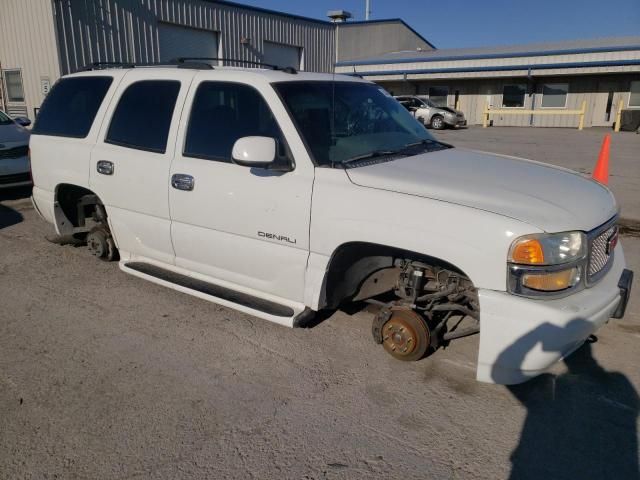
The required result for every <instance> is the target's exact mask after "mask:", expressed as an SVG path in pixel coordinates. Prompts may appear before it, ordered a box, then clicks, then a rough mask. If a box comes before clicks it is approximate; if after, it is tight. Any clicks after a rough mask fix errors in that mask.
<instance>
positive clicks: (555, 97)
mask: <svg viewBox="0 0 640 480" xmlns="http://www.w3.org/2000/svg"><path fill="white" fill-rule="evenodd" d="M568 93H569V84H567V83H545V84H544V85H543V86H542V108H565V107H566V106H567V94H568Z"/></svg>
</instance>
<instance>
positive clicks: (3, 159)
mask: <svg viewBox="0 0 640 480" xmlns="http://www.w3.org/2000/svg"><path fill="white" fill-rule="evenodd" d="M29 125H31V121H30V120H29V119H28V118H26V117H18V118H15V119H12V118H11V117H9V115H7V114H6V113H4V112H3V111H2V110H0V189H1V188H9V187H20V186H24V185H31V174H30V173H29V135H30V132H29V130H27V129H26V128H24V127H28V126H29Z"/></svg>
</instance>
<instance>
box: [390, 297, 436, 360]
mask: <svg viewBox="0 0 640 480" xmlns="http://www.w3.org/2000/svg"><path fill="white" fill-rule="evenodd" d="M428 345H429V329H428V328H427V325H426V323H425V321H424V320H423V319H422V317H421V316H420V315H418V314H417V313H416V312H414V311H413V310H410V309H408V308H401V307H394V308H392V310H391V317H390V318H389V320H388V321H387V322H386V323H385V324H384V326H383V327H382V346H383V347H384V349H385V350H386V351H387V353H389V354H391V355H392V356H394V357H395V358H398V359H400V360H417V358H414V357H418V358H419V357H421V356H422V355H424V352H425V351H426V349H427V346H428Z"/></svg>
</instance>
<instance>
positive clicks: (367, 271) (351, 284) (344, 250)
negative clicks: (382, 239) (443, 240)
mask: <svg viewBox="0 0 640 480" xmlns="http://www.w3.org/2000/svg"><path fill="white" fill-rule="evenodd" d="M407 259H408V260H415V261H420V262H424V263H426V264H429V265H432V266H438V267H442V268H446V269H448V270H452V271H454V272H457V273H459V274H461V275H463V276H465V277H467V278H468V275H466V274H465V273H464V272H463V271H462V270H461V269H459V268H458V267H456V266H455V265H453V264H451V263H449V262H447V261H444V260H442V259H439V258H436V257H432V256H429V255H425V254H421V253H418V252H413V251H410V250H404V249H400V248H396V247H389V246H386V245H378V244H374V243H368V242H351V243H346V244H343V245H341V246H340V247H338V248H337V249H336V250H335V252H334V253H333V255H332V256H331V260H330V261H329V266H328V268H327V273H326V275H325V281H324V286H323V295H322V297H321V299H324V306H325V307H326V308H336V307H338V306H339V305H340V304H341V303H343V302H344V301H346V300H351V299H353V298H355V297H356V296H358V292H359V291H360V288H361V287H362V285H363V284H364V282H365V280H367V279H368V278H369V277H370V276H371V275H372V274H374V273H376V272H380V271H382V270H386V269H391V268H394V267H395V266H396V260H407ZM381 278H384V277H381ZM386 278H387V280H386V281H388V279H389V277H388V276H387V277H386ZM387 286H388V287H389V289H391V288H393V285H387ZM382 287H384V286H378V288H379V289H380V288H382Z"/></svg>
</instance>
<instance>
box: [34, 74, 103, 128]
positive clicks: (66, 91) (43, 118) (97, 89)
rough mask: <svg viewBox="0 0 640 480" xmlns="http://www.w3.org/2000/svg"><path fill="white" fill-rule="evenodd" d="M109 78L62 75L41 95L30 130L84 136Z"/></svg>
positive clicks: (100, 101)
mask: <svg viewBox="0 0 640 480" xmlns="http://www.w3.org/2000/svg"><path fill="white" fill-rule="evenodd" d="M112 82H113V78H112V77H75V78H63V79H62V80H60V81H59V82H58V83H56V84H55V85H54V87H53V88H52V89H51V91H50V92H49V94H48V95H47V97H46V98H45V100H44V103H43V104H42V107H41V108H40V111H39V112H38V117H37V118H36V123H35V125H34V126H33V129H32V131H31V133H32V134H34V135H52V136H56V137H72V138H84V137H86V136H87V135H88V134H89V130H91V125H93V120H94V119H95V118H96V113H97V112H98V109H99V108H100V105H101V104H102V101H103V100H104V96H105V95H106V94H107V90H109V87H110V86H111V83H112Z"/></svg>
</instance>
